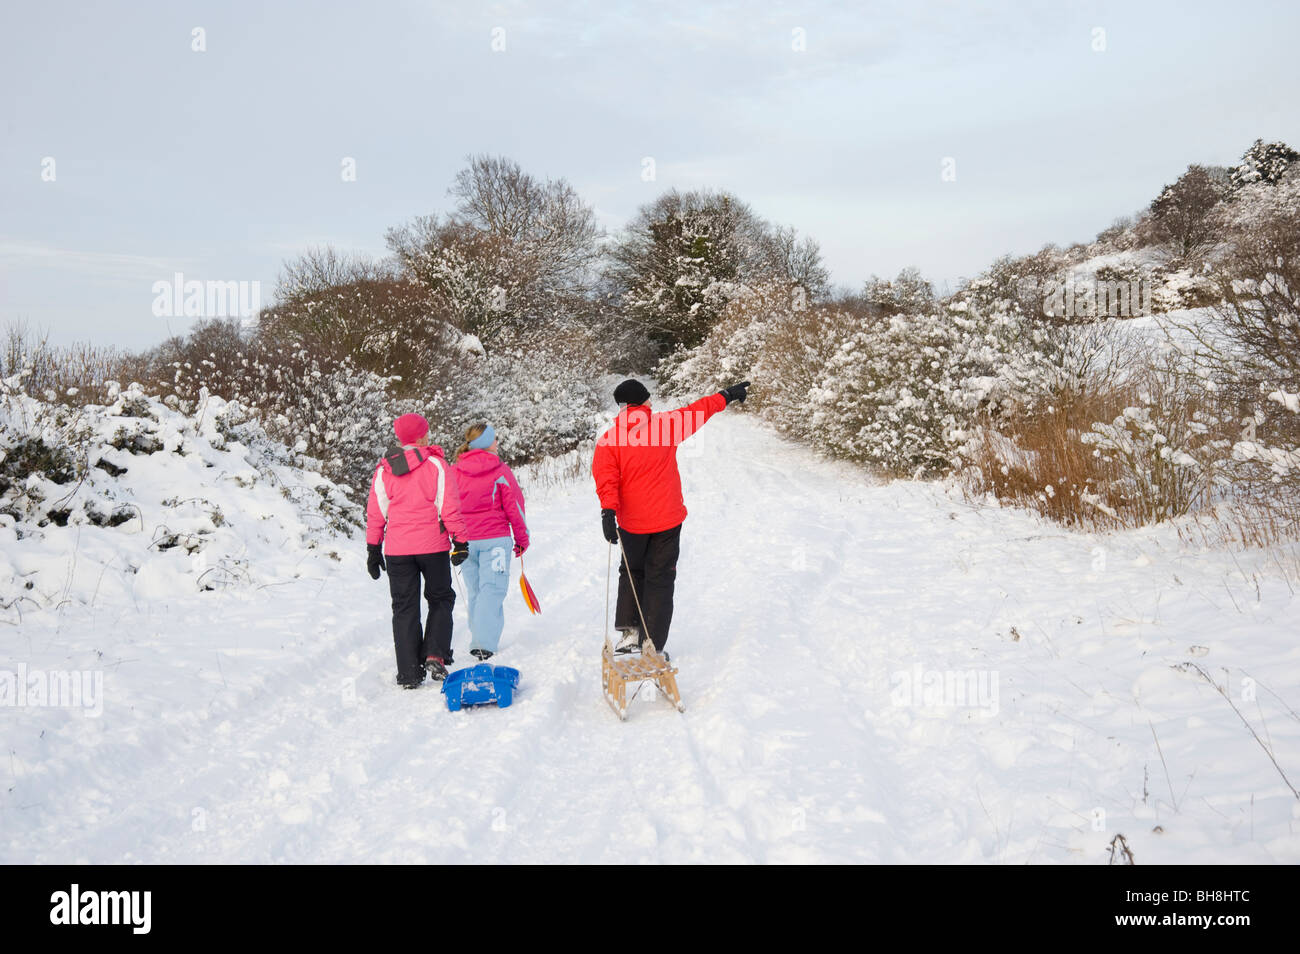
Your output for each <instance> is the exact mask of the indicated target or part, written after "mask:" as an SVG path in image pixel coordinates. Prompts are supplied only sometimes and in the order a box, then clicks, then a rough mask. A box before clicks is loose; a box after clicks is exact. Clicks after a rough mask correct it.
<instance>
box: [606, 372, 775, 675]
mask: <svg viewBox="0 0 1300 954" xmlns="http://www.w3.org/2000/svg"><path fill="white" fill-rule="evenodd" d="M748 387H749V382H748V381H743V382H741V383H740V384H733V385H732V386H731V387H729V388H726V389H724V390H722V391H719V392H718V393H717V394H710V395H709V396H708V397H704V398H700V399H699V400H698V401H695V402H694V403H692V404H688V405H687V406H686V407H683V408H678V409H676V410H673V411H664V412H661V413H659V414H655V413H652V412H651V410H650V392H649V391H647V390H646V388H645V385H643V384H642V383H641V382H640V381H632V380H628V381H624V382H623V383H622V384H620V385H619V386H618V387H617V388H616V389H615V390H614V400H615V401H616V402H617V403H619V404H622V405H625V406H624V408H623V410H621V411H620V412H619V415H618V417H616V418H615V419H614V425H613V426H612V427H610V428H609V430H607V431H605V433H604V434H602V435H601V436H600V439H599V440H598V441H597V442H596V453H595V456H594V457H593V458H592V461H591V474H592V476H593V477H594V478H595V479H596V494H597V495H598V496H599V497H600V506H601V508H602V509H601V511H600V518H601V528H602V530H603V531H604V534H605V539H606V540H608V541H609V542H610V543H619V542H620V540H621V542H622V550H623V559H621V560H620V561H619V566H618V606H617V608H616V609H615V611H614V626H615V627H616V628H617V629H619V630H621V631H622V633H623V638H622V639H621V640H620V641H619V644H618V646H617V647H616V649H615V651H616V652H620V653H627V652H632V651H633V650H635V649H638V648H639V647H640V646H641V643H642V641H643V640H644V639H645V638H646V637H647V636H649V638H650V640H651V642H652V643H653V645H654V648H655V650H656V651H658V652H661V653H662V652H663V649H664V644H665V643H666V642H667V641H668V627H669V626H670V625H671V624H672V621H673V587H674V584H675V582H676V579H677V555H678V553H679V551H680V547H681V536H682V521H683V520H685V519H686V503H685V501H684V500H683V499H682V478H681V475H680V474H679V473H678V472H677V447H678V445H680V444H681V443H682V441H684V440H686V438H688V437H690V436H691V435H692V434H694V433H695V432H696V431H697V430H699V429H700V428H701V427H703V426H704V422H705V421H707V420H708V419H709V418H711V417H712V416H713V415H714V414H717V413H718V412H719V411H721V410H722V409H723V408H725V407H726V406H727V405H728V404H730V403H731V402H732V401H744V400H745V396H746V389H747V388H748ZM616 521H617V522H616ZM638 602H639V604H640V606H639V611H638ZM643 617H644V619H645V628H646V629H648V630H649V632H648V633H647V632H643V631H642V626H641V620H642V618H643Z"/></svg>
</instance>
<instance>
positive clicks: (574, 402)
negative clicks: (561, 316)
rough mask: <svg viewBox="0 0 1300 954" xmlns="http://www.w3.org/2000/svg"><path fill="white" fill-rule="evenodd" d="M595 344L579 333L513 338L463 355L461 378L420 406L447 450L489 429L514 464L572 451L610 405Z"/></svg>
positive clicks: (555, 329)
mask: <svg viewBox="0 0 1300 954" xmlns="http://www.w3.org/2000/svg"><path fill="white" fill-rule="evenodd" d="M605 383H606V381H605V373H604V366H603V361H602V358H601V354H600V348H599V343H598V342H597V341H594V340H592V336H591V335H590V334H589V333H588V332H586V331H585V330H584V329H582V328H580V327H577V326H573V325H570V326H567V327H565V326H563V325H560V324H558V323H556V324H553V325H551V326H550V327H548V328H546V329H536V330H534V331H511V332H508V333H505V334H503V335H501V336H499V337H498V339H497V342H496V344H495V346H494V347H493V348H492V349H491V350H490V351H489V352H488V353H486V354H480V355H473V354H467V357H466V363H465V364H464V366H463V369H462V371H461V372H460V373H459V375H458V376H457V377H456V378H455V379H454V380H451V381H448V382H446V386H445V387H443V388H442V389H440V390H438V391H435V392H433V393H431V394H430V395H428V396H427V398H426V399H425V400H424V401H423V402H421V403H420V405H419V406H418V407H416V406H414V405H412V407H413V409H415V410H418V411H420V413H422V414H425V416H426V417H428V418H429V421H430V424H431V426H432V427H433V428H434V433H435V435H436V436H437V438H438V439H439V440H440V441H441V443H442V444H443V446H444V447H446V448H447V449H448V451H449V452H450V451H451V450H453V449H455V448H456V447H458V446H459V445H460V444H461V442H462V436H463V434H464V432H465V430H466V429H467V428H469V427H471V426H472V425H474V424H478V423H488V424H491V425H492V426H493V428H495V429H496V431H497V433H498V435H499V436H500V440H501V455H502V457H503V458H504V459H506V460H508V461H510V462H512V463H522V462H525V461H533V460H538V459H540V458H543V457H547V456H550V455H553V454H562V453H565V452H567V451H570V450H572V449H573V448H574V447H576V446H578V444H580V443H581V442H583V441H586V440H590V439H591V438H592V437H593V436H594V435H595V433H596V429H597V426H598V424H599V422H600V420H601V416H602V414H603V412H604V410H605V409H607V406H608V403H609V396H608V394H606V393H605V389H604V387H603V385H604V384H605Z"/></svg>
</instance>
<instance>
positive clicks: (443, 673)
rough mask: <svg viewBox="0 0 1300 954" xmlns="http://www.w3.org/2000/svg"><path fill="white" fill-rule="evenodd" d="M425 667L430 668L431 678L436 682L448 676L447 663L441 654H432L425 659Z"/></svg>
mask: <svg viewBox="0 0 1300 954" xmlns="http://www.w3.org/2000/svg"><path fill="white" fill-rule="evenodd" d="M424 668H425V669H427V670H429V678H430V679H432V680H433V681H434V682H442V681H443V680H444V679H446V678H447V664H446V663H445V662H444V661H443V659H442V657H440V656H430V657H429V658H428V659H426V660H425V661H424Z"/></svg>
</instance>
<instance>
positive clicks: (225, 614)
mask: <svg viewBox="0 0 1300 954" xmlns="http://www.w3.org/2000/svg"><path fill="white" fill-rule="evenodd" d="M503 437H504V439H505V440H507V441H508V435H503ZM688 448H689V450H685V449H684V453H683V460H682V470H683V475H684V482H685V486H686V498H687V505H688V507H689V508H690V510H691V516H690V517H689V518H688V519H687V522H686V527H685V531H684V533H683V552H682V557H681V562H680V565H679V575H678V598H677V612H676V617H675V620H674V624H673V630H672V636H671V638H670V640H669V644H668V649H669V651H670V652H671V653H672V655H673V660H674V662H675V663H677V664H678V665H679V666H680V669H681V674H680V676H679V681H680V686H681V689H682V693H683V697H684V700H685V703H686V706H687V709H686V712H685V713H684V714H679V713H677V712H676V711H674V710H673V709H672V707H671V706H670V705H669V704H668V703H667V702H665V701H664V700H662V699H655V698H653V697H651V696H650V695H649V693H648V691H647V692H643V693H642V695H641V697H640V698H638V699H637V700H636V702H635V703H633V706H632V713H631V716H630V718H629V720H628V722H626V723H621V722H620V721H619V720H618V719H617V718H616V717H615V716H614V714H613V713H612V712H611V710H610V709H609V707H608V705H607V704H606V702H605V701H604V699H603V697H602V695H601V690H600V658H599V650H600V645H601V639H602V634H603V632H604V620H603V613H604V608H605V583H606V568H607V558H608V548H607V547H606V545H605V544H604V542H603V541H602V539H601V536H600V530H599V507H598V504H597V502H596V499H595V495H594V491H593V488H592V486H591V482H590V479H589V478H585V477H584V478H582V479H578V480H574V481H570V482H567V483H549V484H546V485H544V486H543V485H536V484H534V485H532V486H530V484H529V483H528V481H527V480H526V479H525V492H526V493H529V501H530V509H529V518H530V524H531V525H532V527H533V531H534V532H533V540H534V547H533V549H532V551H530V553H529V554H528V556H527V557H526V563H527V568H528V575H529V578H530V580H531V581H532V583H533V585H534V587H535V589H536V591H537V593H538V595H539V596H540V598H541V601H542V605H543V613H542V615H541V616H538V617H529V616H528V615H527V613H526V612H525V609H524V604H523V601H522V599H521V597H520V596H519V594H518V590H517V589H512V591H511V594H510V596H509V599H508V602H507V612H508V618H507V631H506V635H505V638H504V640H503V651H502V653H501V655H500V657H499V661H500V662H501V663H502V664H506V665H511V666H516V667H518V668H519V669H520V670H521V672H522V674H523V676H522V683H521V688H520V692H519V694H518V696H517V697H516V702H515V705H514V706H513V707H512V708H509V709H505V710H497V709H495V708H486V709H479V710H473V711H465V712H461V713H456V714H453V713H450V712H448V711H447V709H446V707H445V705H444V704H443V701H442V698H441V696H440V694H439V692H438V689H437V688H436V687H435V686H434V685H432V684H430V685H428V686H426V688H423V689H421V690H419V691H416V692H405V691H402V690H400V689H398V688H397V687H396V686H395V685H394V684H393V671H394V667H393V652H392V645H391V635H390V630H389V617H388V605H387V604H388V590H387V582H386V581H381V582H378V583H376V582H372V581H371V580H370V579H369V578H368V577H367V576H366V573H365V568H364V562H365V561H364V557H365V548H364V546H363V545H362V543H361V541H360V540H359V539H357V540H355V541H346V540H342V541H339V542H338V543H337V547H338V549H339V552H340V553H341V554H342V560H341V561H337V560H333V559H331V558H330V557H329V556H328V555H327V550H328V549H329V547H320V548H317V549H315V550H305V549H301V548H300V547H298V545H297V543H296V542H295V540H294V539H293V535H292V534H291V533H289V532H288V531H285V534H284V539H283V541H281V542H282V545H281V546H279V547H278V549H277V547H276V546H274V544H275V543H276V540H275V539H274V535H272V536H271V537H270V538H268V539H270V543H271V546H269V547H268V548H267V551H268V552H267V553H263V554H262V555H261V556H260V557H259V558H258V559H260V560H262V561H263V565H261V566H260V567H259V566H255V567H253V568H252V570H251V571H250V572H254V571H255V572H254V576H253V577H250V582H249V583H248V584H247V585H242V586H241V585H229V586H223V587H221V588H219V589H217V590H215V591H212V592H199V591H198V588H197V587H196V586H195V585H194V581H195V577H196V576H197V575H198V574H200V573H202V572H203V571H204V570H203V568H202V567H200V566H198V565H194V560H193V558H191V557H188V556H186V555H185V554H184V553H182V552H180V549H179V548H173V549H172V550H169V551H167V553H165V554H160V555H156V558H155V560H154V562H155V563H157V564H158V566H157V567H154V564H153V563H147V564H146V565H145V566H144V567H143V568H140V569H138V570H137V572H134V573H132V574H129V575H126V576H123V575H122V574H121V573H120V572H119V571H118V570H116V569H112V568H110V567H107V566H105V567H104V568H100V567H99V566H98V564H107V563H108V562H109V561H110V560H111V559H112V555H111V554H110V553H109V551H108V550H107V549H105V548H104V547H105V546H106V545H104V544H100V545H99V547H100V548H99V549H98V550H97V549H95V548H94V547H91V546H89V543H87V546H86V548H85V549H83V550H81V551H79V552H80V556H79V560H80V561H81V563H80V568H79V569H77V570H76V571H75V572H76V573H79V574H84V573H91V572H93V573H97V574H99V576H100V583H96V587H95V591H94V593H93V595H92V596H91V597H90V599H89V600H88V601H86V602H79V601H76V600H73V601H71V602H68V603H67V604H65V605H64V606H63V607H62V608H61V609H59V610H57V611H56V610H54V609H46V610H41V611H31V610H29V611H27V612H25V613H24V615H23V617H22V619H21V622H14V623H12V625H7V626H3V627H0V669H15V668H16V667H18V666H25V667H27V668H28V670H29V671H46V672H48V671H55V670H58V671H72V672H80V671H88V672H92V673H101V674H102V679H103V683H102V690H103V698H102V700H101V703H102V706H97V708H101V710H102V711H99V712H98V713H96V712H93V711H84V709H83V710H77V709H72V708H53V707H48V706H38V705H31V704H29V705H26V706H21V707H14V706H10V707H6V708H0V738H2V739H3V743H4V752H3V757H2V758H0V769H2V770H3V772H4V774H5V783H4V793H3V798H2V799H0V861H3V862H6V863H14V862H93V863H110V862H163V863H169V862H219V863H228V862H350V861H358V862H459V861H471V862H618V863H623V862H637V861H642V862H885V863H901V862H925V863H932V862H977V863H1006V864H1020V863H1026V862H1030V863H1066V864H1105V863H1106V861H1107V860H1108V857H1109V849H1108V845H1109V844H1110V843H1111V841H1112V839H1114V838H1115V836H1116V835H1117V834H1122V835H1123V836H1124V839H1125V841H1126V842H1127V844H1128V845H1129V846H1130V847H1131V850H1132V852H1133V855H1134V857H1135V859H1136V861H1137V863H1138V864H1153V863H1184V862H1216V863H1217V862H1221V863H1296V862H1300V801H1297V798H1296V795H1295V793H1294V792H1293V791H1292V790H1291V789H1290V788H1289V787H1288V784H1287V783H1286V782H1285V781H1284V779H1283V777H1282V773H1285V774H1286V776H1287V777H1288V778H1289V779H1290V783H1291V784H1300V715H1298V714H1297V710H1300V644H1298V643H1297V639H1296V637H1297V633H1298V632H1300V625H1298V624H1297V610H1300V601H1298V600H1297V598H1296V597H1295V595H1294V594H1293V592H1292V590H1291V588H1290V586H1289V585H1288V584H1287V582H1286V581H1285V579H1284V578H1283V576H1282V573H1281V572H1280V571H1279V570H1278V569H1277V567H1276V565H1274V562H1273V558H1272V557H1271V556H1269V555H1265V554H1236V555H1233V554H1228V553H1224V552H1213V553H1202V552H1200V551H1199V549H1197V548H1195V547H1191V546H1188V545H1186V544H1180V543H1179V542H1178V540H1177V536H1176V534H1175V533H1174V531H1172V530H1171V529H1168V528H1163V529H1157V530H1150V531H1141V532H1130V533H1123V534H1112V535H1085V534H1076V533H1070V532H1066V531H1064V530H1062V529H1060V528H1058V527H1054V526H1052V525H1050V524H1046V523H1044V522H1042V521H1040V520H1039V519H1037V518H1036V517H1033V516H1030V515H1027V514H1025V513H1022V512H1018V511H1011V510H1002V509H998V508H997V507H994V506H990V507H983V508H973V507H971V506H969V505H967V504H965V503H964V502H962V501H961V499H960V498H959V497H958V496H957V495H956V494H955V493H952V492H949V491H947V490H945V489H944V488H943V487H941V486H940V485H935V484H919V483H907V482H898V483H891V484H879V483H876V482H873V481H872V480H871V479H870V478H868V477H866V476H865V475H863V474H862V473H861V472H859V471H855V470H852V469H850V468H848V467H844V466H840V465H837V464H834V463H829V462H826V461H822V460H819V459H817V458H815V457H814V456H813V455H812V454H811V453H809V452H808V451H806V450H804V449H801V448H798V447H795V446H793V445H790V444H788V443H785V442H783V441H782V440H780V439H779V438H777V437H775V436H774V435H773V434H772V433H771V432H770V431H768V430H766V429H765V428H764V427H762V426H761V425H759V424H756V423H755V422H753V421H752V420H750V419H747V418H744V417H741V416H737V415H734V414H723V415H719V416H718V417H717V418H715V419H714V420H713V421H712V422H711V423H710V424H709V425H708V426H707V427H706V428H705V429H704V430H703V431H702V432H701V433H700V435H699V436H698V437H696V438H695V439H694V445H693V446H692V445H688ZM155 456H161V455H155ZM172 456H173V457H174V456H175V455H172ZM180 459H181V458H176V460H180ZM138 460H139V461H144V460H148V458H140V459H138ZM144 466H145V465H144V464H143V463H141V464H140V467H141V468H144ZM142 472H143V471H142ZM212 473H213V475H214V476H213V478H212V479H215V470H214V471H212ZM124 479H126V478H124ZM150 492H156V494H163V493H166V492H168V491H167V490H165V488H164V487H162V486H159V487H158V488H157V489H156V491H149V490H140V491H139V493H140V495H141V496H142V497H143V496H144V495H146V494H147V493H150ZM169 492H170V493H173V494H174V493H176V490H175V489H172V490H170V491H169ZM232 492H233V491H232ZM249 499H250V500H251V499H253V498H251V497H250V498H249ZM259 499H260V498H259ZM267 499H268V500H269V499H270V498H269V497H268V498H267ZM268 506H269V505H268ZM236 507H237V504H231V503H226V505H225V506H224V507H223V508H222V509H223V513H224V526H223V527H222V531H225V532H231V533H240V532H245V530H246V527H247V525H248V523H249V522H250V521H253V520H255V519H256V520H259V521H261V520H265V519H268V518H267V515H266V514H259V515H257V516H254V515H252V514H251V513H244V512H241V511H240V510H238V509H235V508H236ZM150 519H151V517H150V514H149V511H148V508H147V507H146V508H145V513H144V516H143V517H142V519H141V521H140V523H141V524H144V527H143V528H142V527H139V526H137V527H136V528H135V529H132V527H131V526H130V525H124V526H123V527H121V528H116V529H114V530H108V529H100V528H86V531H87V533H86V540H87V541H90V540H91V538H92V537H93V538H94V539H95V540H101V541H102V540H110V539H111V540H117V541H119V542H118V543H117V544H116V545H118V546H120V547H121V548H123V549H124V550H125V549H128V548H134V549H135V551H143V550H144V547H145V544H146V543H147V542H148V536H147V533H148V532H149V530H150V527H149V525H148V524H149V520H150ZM275 519H279V518H274V519H272V523H274V522H275ZM286 519H287V518H286ZM276 526H279V524H276ZM92 530H93V532H92ZM72 532H73V531H72V528H66V529H65V530H64V531H63V536H61V537H59V539H62V540H65V541H71V540H72V536H71V534H72ZM109 533H117V534H119V536H117V537H113V538H109V537H106V536H104V535H105V534H109ZM133 534H134V536H133ZM142 537H143V539H142ZM51 539H53V537H52V538H51ZM23 545H24V544H23V543H21V542H14V541H13V539H12V537H10V538H9V540H8V542H6V543H5V544H4V550H5V551H6V552H7V554H8V556H9V557H10V558H11V559H13V560H14V561H15V562H16V563H21V553H22V548H23ZM15 548H17V549H15ZM272 552H278V556H277V557H276V560H278V562H275V561H271V556H270V554H271V553H272ZM267 561H270V562H267ZM64 562H67V560H66V559H65V560H64ZM254 562H256V561H254ZM164 563H165V564H166V566H163V564H164ZM19 569H20V570H21V567H20V568H19ZM73 572H74V571H73V570H71V569H69V570H68V571H67V573H68V577H69V580H71V576H72V573H73ZM259 573H260V575H256V574H259ZM295 574H296V575H295ZM91 582H94V581H93V579H92V581H91ZM101 583H102V585H101ZM69 586H71V584H70V583H69ZM135 587H138V589H134V588H135ZM86 589H87V591H89V589H88V587H86ZM464 619H465V617H464V607H463V605H460V606H458V607H457V631H456V637H455V649H456V653H457V657H458V658H457V663H458V664H464V663H465V662H467V661H468V652H467V649H468V632H467V629H466V628H465V622H464ZM1207 677H1208V679H1209V680H1212V681H1213V682H1214V683H1216V684H1218V685H1219V686H1222V687H1223V688H1224V690H1225V692H1226V696H1225V695H1223V694H1221V693H1220V692H1219V691H1217V690H1216V688H1215V687H1214V686H1213V685H1211V683H1210V682H1208V681H1207ZM945 685H946V689H945V688H943V687H944V686H945ZM936 686H939V687H940V690H936V689H935V687H936ZM965 689H970V690H972V691H963V690H965ZM1234 707H1235V709H1234ZM1243 720H1244V721H1243ZM1247 723H1248V724H1249V727H1248V725H1247ZM1252 729H1253V732H1254V733H1255V734H1257V735H1258V740H1257V739H1256V738H1255V736H1254V735H1252ZM1266 747H1267V750H1268V751H1266ZM1269 751H1271V753H1272V758H1270V755H1269ZM1274 759H1275V760H1276V765H1275V764H1274V761H1273V760H1274ZM1279 767H1280V770H1279Z"/></svg>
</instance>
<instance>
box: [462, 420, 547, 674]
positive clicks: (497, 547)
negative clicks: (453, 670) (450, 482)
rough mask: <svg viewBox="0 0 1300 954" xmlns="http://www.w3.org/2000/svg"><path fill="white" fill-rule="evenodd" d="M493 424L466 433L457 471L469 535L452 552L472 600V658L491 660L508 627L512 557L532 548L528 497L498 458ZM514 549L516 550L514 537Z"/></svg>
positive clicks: (476, 426) (470, 621) (470, 600)
mask: <svg viewBox="0 0 1300 954" xmlns="http://www.w3.org/2000/svg"><path fill="white" fill-rule="evenodd" d="M497 446H498V442H497V436H496V431H495V430H493V428H492V426H491V425H490V424H475V425H474V426H473V427H471V428H470V429H469V430H467V431H466V432H465V443H464V444H462V445H461V446H460V450H458V451H457V452H456V463H455V465H454V466H453V467H452V472H453V473H454V474H455V475H456V486H457V487H458V488H459V489H460V515H461V518H462V519H463V520H464V521H465V535H464V536H458V537H457V540H458V541H465V542H458V543H457V546H456V549H454V550H453V551H452V555H451V562H452V565H453V566H461V565H462V564H463V565H464V573H465V588H466V590H467V596H468V599H469V631H470V649H469V651H470V654H471V655H473V656H475V657H477V658H478V659H487V658H489V657H490V656H491V655H492V654H493V653H495V652H496V651H497V646H498V645H499V644H500V642H501V630H502V629H503V628H504V627H505V614H504V611H503V604H504V603H505V599H506V590H507V589H508V587H509V583H510V554H511V553H512V552H513V553H514V555H515V556H523V553H524V551H525V550H527V549H528V523H527V521H526V520H525V519H524V495H523V492H522V491H521V490H520V489H519V482H518V481H516V480H515V475H514V474H513V473H511V471H510V468H509V467H507V466H506V465H505V464H503V463H502V462H501V458H499V457H497ZM512 535H513V537H514V545H513V547H512V546H511V536H512Z"/></svg>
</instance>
